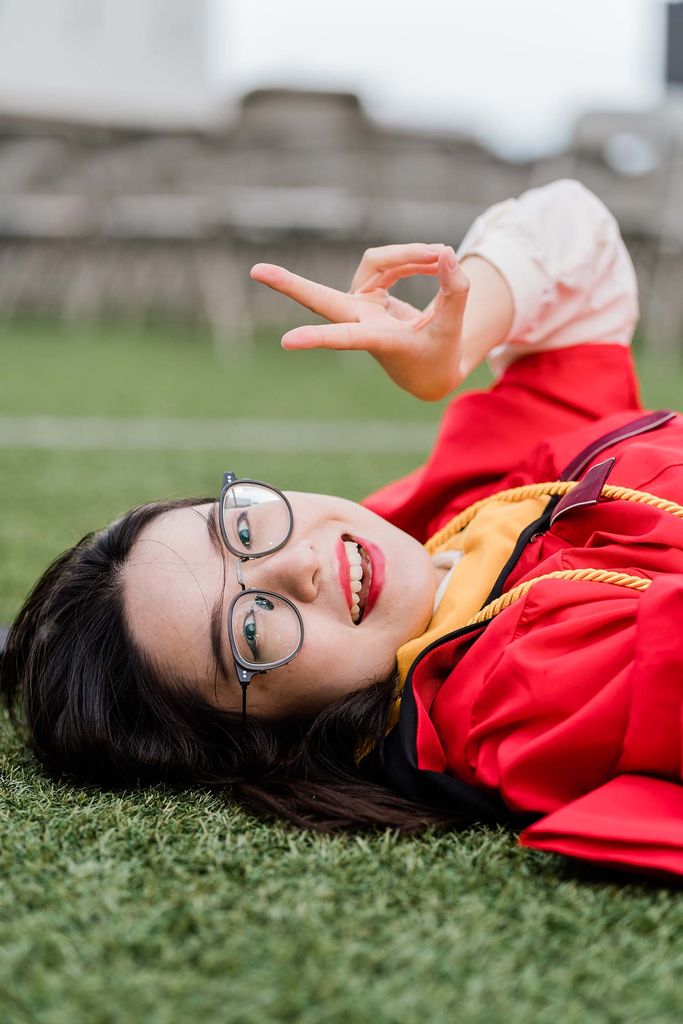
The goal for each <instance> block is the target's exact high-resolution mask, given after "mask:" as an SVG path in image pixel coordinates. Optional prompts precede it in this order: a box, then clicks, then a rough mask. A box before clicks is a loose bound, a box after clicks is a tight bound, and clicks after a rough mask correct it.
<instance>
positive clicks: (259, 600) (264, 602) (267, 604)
mask: <svg viewBox="0 0 683 1024" xmlns="http://www.w3.org/2000/svg"><path fill="white" fill-rule="evenodd" d="M254 604H257V605H258V606H259V608H267V609H268V611H269V612H272V611H273V610H274V608H275V605H274V604H273V602H272V601H269V600H268V598H267V597H265V595H264V594H259V595H258V596H257V597H256V599H255V601H254Z"/></svg>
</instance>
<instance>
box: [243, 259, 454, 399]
mask: <svg viewBox="0 0 683 1024" xmlns="http://www.w3.org/2000/svg"><path fill="white" fill-rule="evenodd" d="M417 274H426V275H429V276H432V277H438V279H439V291H438V293H437V295H436V297H435V298H434V299H433V300H432V302H431V303H430V304H429V305H428V306H427V307H426V309H424V310H419V309H415V308H414V307H413V306H411V305H410V304H409V303H407V302H402V301H401V300H400V299H397V298H396V297H395V296H393V295H392V294H391V293H390V291H389V289H390V288H391V287H392V285H394V284H396V282H397V281H399V280H400V279H401V278H404V277H413V276H415V275H417ZM251 276H252V278H253V279H254V280H255V281H260V282H262V283H263V284H267V285H268V286H269V287H270V288H273V289H274V290H275V291H278V292H281V293H282V294H283V295H288V296H289V297H290V298H291V299H294V300H295V301H296V302H299V303H300V304H301V305H302V306H306V308H307V309H310V310H312V311H313V312H314V313H317V314H319V315H320V316H322V317H324V318H325V319H326V320H329V321H330V322H331V323H330V325H329V326H328V325H321V326H309V327H297V328H296V329H295V330H293V331H289V332H288V333H287V334H285V336H284V337H283V339H282V346H283V348H287V349H308V348H332V349H363V350H365V351H367V352H370V353H371V354H372V355H373V356H374V357H375V359H376V360H377V361H378V363H379V364H380V365H381V366H382V367H383V368H384V370H385V371H386V372H387V373H388V374H389V376H390V377H391V379H392V380H393V381H395V382H396V384H398V385H399V387H402V388H404V389H405V390H406V391H409V392H410V393H411V394H412V395H415V396H416V397H417V398H422V399H425V400H427V401H436V400H437V399H439V398H443V397H444V395H447V394H448V393H449V392H450V391H452V390H453V388H455V387H457V385H458V384H459V383H460V382H461V381H462V380H463V377H464V376H465V373H464V372H463V368H462V366H461V363H462V351H461V347H462V323H463V315H464V312H465V307H466V304H467V296H468V292H469V280H468V278H467V276H466V275H465V273H464V271H463V270H462V268H461V267H460V266H459V264H458V262H457V259H456V256H455V252H454V251H453V249H452V248H451V247H450V246H446V245H441V244H437V245H426V244H422V243H419V242H415V243H411V244H407V245H385V246H382V247H380V248H376V249H368V250H367V251H366V252H365V254H364V256H363V258H362V260H361V262H360V264H359V265H358V269H357V270H356V273H355V274H354V276H353V280H352V282H351V289H350V291H348V292H340V291H337V290H336V289H334V288H328V287H327V286H326V285H322V284H318V283H317V282H316V281H310V280H308V279H307V278H305V277H299V276H298V275H297V274H292V273H290V271H288V270H286V269H285V268H284V267H278V266H275V265H273V264H270V263H257V264H256V266H254V267H253V268H252V270H251Z"/></svg>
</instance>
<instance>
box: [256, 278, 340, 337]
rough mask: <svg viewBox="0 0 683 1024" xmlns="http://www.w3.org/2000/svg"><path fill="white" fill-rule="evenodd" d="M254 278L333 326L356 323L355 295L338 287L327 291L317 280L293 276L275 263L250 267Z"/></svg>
mask: <svg viewBox="0 0 683 1024" xmlns="http://www.w3.org/2000/svg"><path fill="white" fill-rule="evenodd" d="M251 277H252V279H253V280H254V281H260V282H261V284H267V285H268V287H269V288H272V289H273V290H274V291H276V292H280V293H281V294H282V295H287V296H288V297H289V298H290V299H294V301H295V302H299V303H300V304H301V305H302V306H305V307H306V309H310V310H311V312H313V313H317V314H318V315H319V316H324V317H325V319H326V320H331V321H332V323H344V322H347V321H349V320H351V321H353V320H356V319H357V318H356V315H355V302H354V300H353V298H352V296H350V295H347V293H346V292H339V291H337V290H336V289H335V288H328V287H327V286H326V285H324V284H318V282H317V281H309V280H308V278H306V277H300V276H299V275H298V274H292V273H291V272H290V271H289V270H286V269H285V268H284V267H278V266H276V265H275V264H274V263H257V264H256V265H255V266H253V267H252V268H251Z"/></svg>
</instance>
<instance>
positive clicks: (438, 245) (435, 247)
mask: <svg viewBox="0 0 683 1024" xmlns="http://www.w3.org/2000/svg"><path fill="white" fill-rule="evenodd" d="M427 248H428V249H431V250H432V252H441V250H442V249H443V242H432V243H431V244H430V245H428V246H427Z"/></svg>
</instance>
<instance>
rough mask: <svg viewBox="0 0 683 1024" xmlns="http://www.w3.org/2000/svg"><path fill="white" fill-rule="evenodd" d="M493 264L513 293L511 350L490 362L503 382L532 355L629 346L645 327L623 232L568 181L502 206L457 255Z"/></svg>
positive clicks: (480, 221) (495, 353) (507, 346)
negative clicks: (640, 325) (587, 344)
mask: <svg viewBox="0 0 683 1024" xmlns="http://www.w3.org/2000/svg"><path fill="white" fill-rule="evenodd" d="M458 255H459V257H460V259H463V258H464V257H465V256H469V255H477V256H481V257H483V258H484V259H485V260H487V261H488V262H489V263H491V264H493V266H495V267H496V268H497V269H498V270H499V272H500V273H501V274H502V275H503V277H504V278H505V279H506V281H507V283H508V285H509V287H510V290H511V292H512V297H513V302H514V310H515V311H514V317H513V322H512V325H511V328H510V332H509V334H508V337H507V338H506V340H505V342H504V343H503V344H501V345H499V346H498V347H497V348H495V349H493V350H492V352H491V353H490V354H489V363H490V365H491V368H492V369H493V371H494V373H496V374H497V375H499V374H500V373H502V371H503V370H504V369H505V368H506V367H507V366H509V365H510V363H511V362H513V361H514V360H515V359H519V358H520V357H521V356H524V355H526V354H527V353H529V352H531V351H536V352H539V351H548V350H552V349H561V348H567V347H570V346H572V345H577V344H580V343H581V342H584V341H591V342H593V343H598V344H616V345H628V344H629V343H630V341H631V339H632V337H633V331H634V329H635V325H636V321H637V319H638V289H637V283H636V276H635V271H634V268H633V264H632V262H631V258H630V256H629V254H628V250H627V249H626V246H625V244H624V241H623V239H622V237H621V234H620V231H619V225H618V224H617V222H616V220H615V218H614V217H613V216H612V214H611V213H610V211H609V210H608V209H607V207H606V206H605V205H604V203H602V202H601V201H600V200H599V199H598V197H597V196H595V195H594V194H593V193H592V192H590V191H589V190H588V189H587V188H586V187H585V186H584V185H582V184H581V183H580V182H578V181H573V180H570V179H562V180H560V181H554V182H552V183H551V184H549V185H544V186H543V187H541V188H533V189H530V190H529V191H528V192H525V193H523V195H521V196H520V197H519V198H518V199H506V200H505V201H504V202H502V203H497V204H496V205H495V206H492V207H491V208H490V209H489V210H487V211H486V212H485V213H483V214H482V215H481V216H480V217H478V218H477V219H476V220H475V221H474V223H473V224H472V226H471V228H470V229H469V231H468V232H467V234H466V235H465V238H464V239H463V241H462V243H461V245H460V248H459V250H458Z"/></svg>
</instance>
